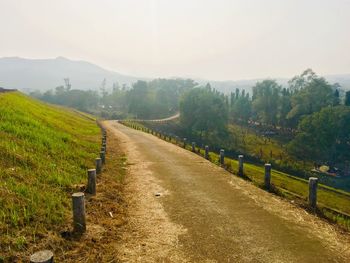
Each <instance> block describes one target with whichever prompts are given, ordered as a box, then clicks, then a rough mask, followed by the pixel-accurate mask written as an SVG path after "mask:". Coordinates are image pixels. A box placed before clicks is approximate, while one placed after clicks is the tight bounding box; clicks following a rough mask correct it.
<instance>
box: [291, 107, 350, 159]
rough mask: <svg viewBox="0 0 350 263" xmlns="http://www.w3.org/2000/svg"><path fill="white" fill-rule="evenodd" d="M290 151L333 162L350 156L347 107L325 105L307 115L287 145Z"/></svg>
mask: <svg viewBox="0 0 350 263" xmlns="http://www.w3.org/2000/svg"><path fill="white" fill-rule="evenodd" d="M288 149H289V151H290V152H291V153H293V154H295V155H296V156H299V157H300V158H308V159H313V160H317V161H321V162H329V163H330V164H334V163H336V162H342V161H345V160H349V158H350V108H349V107H346V106H336V107H331V106H329V107H326V108H323V109H322V110H321V111H320V112H315V113H313V114H312V115H309V116H306V117H304V118H303V119H302V121H301V122H300V123H299V125H298V134H297V135H296V137H295V138H294V139H293V140H292V142H291V143H289V145H288Z"/></svg>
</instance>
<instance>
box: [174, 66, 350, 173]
mask: <svg viewBox="0 0 350 263" xmlns="http://www.w3.org/2000/svg"><path fill="white" fill-rule="evenodd" d="M341 93H344V92H343V91H342V90H341V87H340V86H339V85H338V84H330V83H328V82H327V81H326V80H325V79H324V78H323V77H320V76H318V75H317V74H315V73H314V72H313V71H312V70H311V69H308V70H306V71H304V72H303V73H302V74H301V75H298V76H295V77H294V78H292V79H291V80H290V81H289V82H288V86H286V87H282V86H281V85H279V84H278V83H277V82H276V81H275V80H269V79H268V80H263V81H260V82H257V83H256V85H255V86H254V87H253V88H252V94H249V93H247V92H246V91H245V90H239V89H236V91H235V92H231V93H230V94H229V95H224V94H221V93H219V92H217V91H216V90H215V89H212V88H211V87H210V85H209V84H208V85H207V86H205V87H200V88H198V89H192V90H190V91H188V92H187V93H185V95H184V97H183V98H182V101H181V103H180V112H181V124H182V126H183V127H184V128H185V129H187V132H188V133H189V134H192V135H194V136H196V137H198V138H200V139H203V138H204V139H205V140H207V141H208V140H209V141H213V142H215V141H216V142H218V141H220V140H221V142H222V141H223V140H224V139H225V136H227V124H228V123H229V122H234V123H238V124H240V125H248V124H250V125H253V126H254V125H256V126H257V127H265V128H266V129H267V130H271V131H274V132H278V131H281V130H283V131H289V132H290V133H291V134H292V136H293V140H292V141H291V142H290V143H289V144H288V145H287V149H288V151H289V152H290V153H291V154H293V155H294V156H296V157H298V158H300V159H303V158H307V160H314V161H316V162H320V163H329V165H330V166H333V165H334V164H336V163H339V162H347V161H349V160H350V107H349V106H350V91H347V92H346V93H345V95H343V96H341Z"/></svg>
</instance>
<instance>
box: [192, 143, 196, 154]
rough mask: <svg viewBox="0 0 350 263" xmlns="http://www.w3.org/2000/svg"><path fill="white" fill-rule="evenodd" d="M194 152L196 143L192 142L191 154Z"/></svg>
mask: <svg viewBox="0 0 350 263" xmlns="http://www.w3.org/2000/svg"><path fill="white" fill-rule="evenodd" d="M195 151H196V143H195V142H192V152H195Z"/></svg>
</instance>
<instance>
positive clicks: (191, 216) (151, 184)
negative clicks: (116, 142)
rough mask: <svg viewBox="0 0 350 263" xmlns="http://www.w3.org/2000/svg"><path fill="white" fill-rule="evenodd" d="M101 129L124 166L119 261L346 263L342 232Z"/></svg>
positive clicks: (152, 146)
mask: <svg viewBox="0 0 350 263" xmlns="http://www.w3.org/2000/svg"><path fill="white" fill-rule="evenodd" d="M106 125H107V127H108V128H109V130H110V131H112V132H114V133H115V134H116V135H117V136H118V137H119V138H120V140H121V142H122V145H121V147H123V148H124V149H125V151H126V155H127V160H128V164H129V177H130V178H129V191H130V193H129V197H130V199H132V201H131V204H130V210H131V211H130V216H131V217H132V218H133V219H132V222H131V223H130V226H129V227H130V229H129V231H131V232H132V233H126V234H125V240H123V242H124V243H125V244H124V247H123V248H122V251H123V258H122V261H125V262H127V261H130V262H131V261H132V262H136V261H138V262H152V261H157V262H186V261H187V262H350V256H349V255H350V245H349V244H350V241H349V234H346V233H341V232H340V231H339V230H336V229H335V227H333V226H331V225H329V224H328V223H326V222H324V221H322V220H321V219H319V218H317V217H315V216H313V215H310V214H309V213H307V212H306V211H304V210H303V209H301V208H298V207H296V206H295V205H293V204H291V203H290V202H288V201H286V200H283V199H281V198H279V197H277V196H274V195H272V194H269V193H267V192H265V191H263V190H262V189H259V188H257V187H255V186H254V185H252V184H251V183H249V182H246V181H244V180H242V179H240V178H238V177H236V176H234V175H232V174H230V173H228V172H226V171H225V170H223V169H221V168H220V167H218V166H216V165H214V164H212V163H210V162H208V161H206V160H204V159H203V158H202V157H200V156H198V155H196V154H194V153H191V152H189V151H186V150H184V149H182V148H180V147H178V146H175V145H172V144H170V143H167V142H164V141H162V140H160V139H158V138H156V137H154V136H152V135H150V134H146V133H143V132H141V131H136V130H133V129H131V128H128V127H125V126H123V125H121V124H119V123H117V122H115V121H110V122H106Z"/></svg>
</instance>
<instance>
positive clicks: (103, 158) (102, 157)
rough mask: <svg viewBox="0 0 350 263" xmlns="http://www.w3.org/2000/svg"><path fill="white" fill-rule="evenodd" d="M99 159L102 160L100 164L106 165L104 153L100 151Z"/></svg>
mask: <svg viewBox="0 0 350 263" xmlns="http://www.w3.org/2000/svg"><path fill="white" fill-rule="evenodd" d="M100 158H101V160H102V164H105V163H106V153H105V151H101V152H100Z"/></svg>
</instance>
